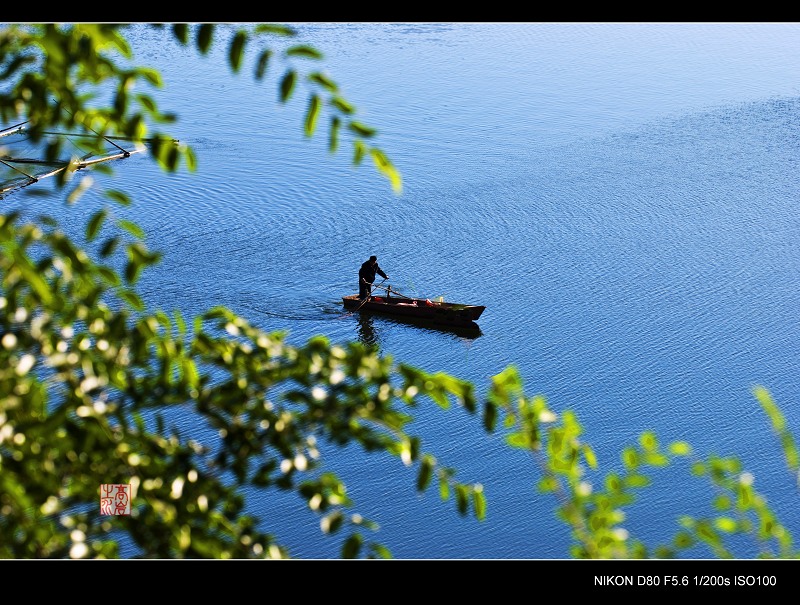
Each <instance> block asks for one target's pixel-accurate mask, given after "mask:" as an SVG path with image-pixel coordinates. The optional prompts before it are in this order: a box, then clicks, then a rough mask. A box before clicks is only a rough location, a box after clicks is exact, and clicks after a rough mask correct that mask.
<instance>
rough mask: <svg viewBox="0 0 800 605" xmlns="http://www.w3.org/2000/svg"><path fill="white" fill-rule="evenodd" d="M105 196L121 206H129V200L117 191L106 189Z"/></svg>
mask: <svg viewBox="0 0 800 605" xmlns="http://www.w3.org/2000/svg"><path fill="white" fill-rule="evenodd" d="M105 196H106V197H107V198H108V199H110V200H112V201H114V202H117V203H118V204H120V205H121V206H130V204H131V199H130V198H129V197H128V196H127V195H125V194H124V193H123V192H121V191H117V190H116V189H107V190H106V191H105Z"/></svg>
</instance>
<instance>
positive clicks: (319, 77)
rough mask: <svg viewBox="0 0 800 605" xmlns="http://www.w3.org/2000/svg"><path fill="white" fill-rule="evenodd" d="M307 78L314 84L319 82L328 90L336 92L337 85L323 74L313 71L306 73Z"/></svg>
mask: <svg viewBox="0 0 800 605" xmlns="http://www.w3.org/2000/svg"><path fill="white" fill-rule="evenodd" d="M308 79H309V80H310V81H312V82H314V83H316V84H319V85H320V86H322V87H323V88H325V89H327V90H328V91H329V92H334V93H335V92H337V91H338V90H339V87H338V86H337V85H336V82H334V81H333V80H331V79H330V78H329V77H328V76H326V75H325V74H323V73H321V72H318V71H315V72H314V73H311V74H309V75H308Z"/></svg>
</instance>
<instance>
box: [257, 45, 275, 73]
mask: <svg viewBox="0 0 800 605" xmlns="http://www.w3.org/2000/svg"><path fill="white" fill-rule="evenodd" d="M271 57H272V51H271V50H269V49H266V50H263V51H261V52H260V53H259V55H258V59H257V60H256V80H262V79H263V78H264V75H265V74H266V73H267V67H268V66H269V60H270V58H271Z"/></svg>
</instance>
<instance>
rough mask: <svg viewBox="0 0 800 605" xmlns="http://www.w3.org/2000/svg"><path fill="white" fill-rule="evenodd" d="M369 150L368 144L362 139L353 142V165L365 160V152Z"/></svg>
mask: <svg viewBox="0 0 800 605" xmlns="http://www.w3.org/2000/svg"><path fill="white" fill-rule="evenodd" d="M366 152H367V146H366V145H364V143H362V142H361V141H355V142H354V143H353V165H355V166H358V165H360V164H361V162H362V161H363V160H364V154H365V153H366Z"/></svg>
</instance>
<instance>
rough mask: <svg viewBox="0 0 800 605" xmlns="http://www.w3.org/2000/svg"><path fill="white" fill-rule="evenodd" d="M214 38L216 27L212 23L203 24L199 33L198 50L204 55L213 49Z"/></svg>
mask: <svg viewBox="0 0 800 605" xmlns="http://www.w3.org/2000/svg"><path fill="white" fill-rule="evenodd" d="M213 36H214V26H213V25H212V24H210V23H203V24H202V25H201V26H200V29H199V30H198V32H197V48H198V50H199V51H200V52H201V53H202V54H206V53H207V52H208V49H209V48H211V40H212V38H213Z"/></svg>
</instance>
